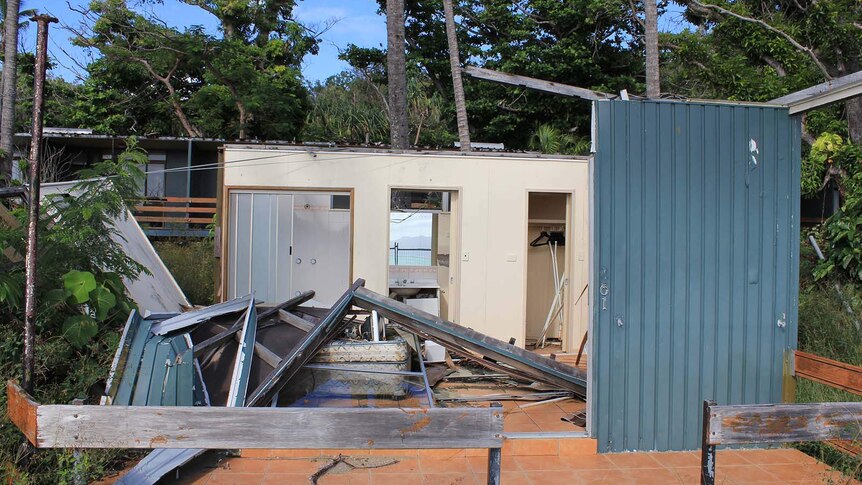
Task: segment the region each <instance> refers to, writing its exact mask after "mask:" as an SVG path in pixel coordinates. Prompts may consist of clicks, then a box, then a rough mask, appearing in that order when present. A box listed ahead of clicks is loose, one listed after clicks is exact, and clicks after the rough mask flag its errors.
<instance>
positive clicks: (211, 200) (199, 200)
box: [160, 197, 216, 204]
mask: <svg viewBox="0 0 862 485" xmlns="http://www.w3.org/2000/svg"><path fill="white" fill-rule="evenodd" d="M160 200H164V201H165V202H190V203H193V204H215V203H216V198H215V197H163V198H162V199H160Z"/></svg>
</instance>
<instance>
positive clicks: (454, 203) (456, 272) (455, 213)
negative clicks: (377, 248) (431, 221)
mask: <svg viewBox="0 0 862 485" xmlns="http://www.w3.org/2000/svg"><path fill="white" fill-rule="evenodd" d="M393 190H409V191H423V192H448V193H449V213H450V214H451V216H450V222H449V307H448V310H449V312H448V314H447V315H446V320H448V321H450V322H455V323H458V322H459V321H460V319H461V217H462V214H463V212H464V211H463V210H462V209H461V207H462V204H463V198H464V196H463V193H464V189H463V188H462V187H457V186H431V185H410V184H395V185H392V184H390V185H387V197H386V214H385V217H386V248H385V250H386V259H384V261H386V286H387V287H388V286H389V240H390V224H391V222H390V219H389V216H390V214H391V213H392V191H393ZM387 290H388V288H387Z"/></svg>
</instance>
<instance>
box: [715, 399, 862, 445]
mask: <svg viewBox="0 0 862 485" xmlns="http://www.w3.org/2000/svg"><path fill="white" fill-rule="evenodd" d="M708 417H709V428H708V430H707V436H706V440H707V441H706V444H708V445H732V444H743V443H793V442H798V441H825V440H835V439H837V440H858V439H859V438H860V437H862V425H860V423H862V402H835V403H811V404H740V405H730V406H710V407H709V416H708Z"/></svg>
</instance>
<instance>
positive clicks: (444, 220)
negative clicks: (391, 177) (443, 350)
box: [389, 188, 458, 321]
mask: <svg viewBox="0 0 862 485" xmlns="http://www.w3.org/2000/svg"><path fill="white" fill-rule="evenodd" d="M457 198H458V197H457V192H455V191H446V190H433V189H413V188H411V189H392V190H391V194H390V211H389V294H390V296H391V297H393V298H395V299H397V300H400V301H403V302H404V303H406V304H407V305H410V306H413V307H415V308H418V309H420V310H422V311H425V312H428V313H431V314H433V315H436V316H439V317H441V318H443V319H444V320H449V321H457V296H456V294H457V285H456V278H455V270H454V268H453V264H454V263H456V262H457V258H455V257H454V255H455V254H457V252H456V251H455V250H454V248H455V246H456V240H457V237H456V235H457V225H456V224H457V221H456V216H455V214H456V212H455V207H456V205H457Z"/></svg>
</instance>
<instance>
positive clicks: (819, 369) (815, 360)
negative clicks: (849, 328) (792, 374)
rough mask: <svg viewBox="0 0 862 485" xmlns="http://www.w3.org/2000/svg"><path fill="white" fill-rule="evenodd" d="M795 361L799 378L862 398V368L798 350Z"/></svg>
mask: <svg viewBox="0 0 862 485" xmlns="http://www.w3.org/2000/svg"><path fill="white" fill-rule="evenodd" d="M795 361H796V363H795V370H796V376H797V377H804V378H805V379H809V380H812V381H814V382H819V383H821V384H825V385H827V386H830V387H834V388H837V389H843V390H845V391H847V392H850V393H853V394H856V395H860V396H862V367H858V366H855V365H850V364H845V363H844V362H839V361H837V360H832V359H827V358H826V357H821V356H819V355H814V354H809V353H807V352H800V351H798V350H797V351H796V354H795Z"/></svg>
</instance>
